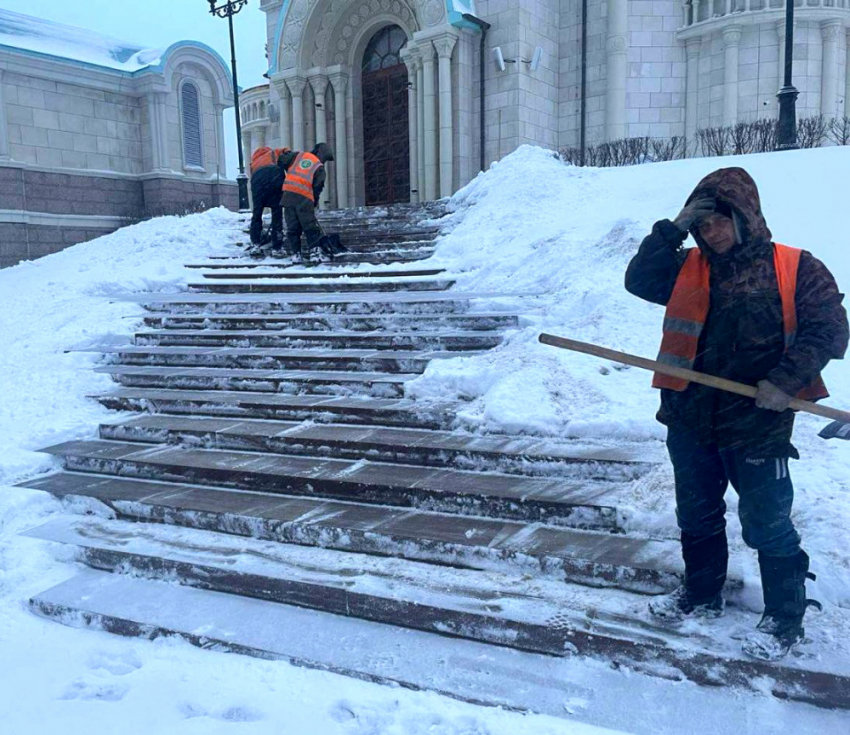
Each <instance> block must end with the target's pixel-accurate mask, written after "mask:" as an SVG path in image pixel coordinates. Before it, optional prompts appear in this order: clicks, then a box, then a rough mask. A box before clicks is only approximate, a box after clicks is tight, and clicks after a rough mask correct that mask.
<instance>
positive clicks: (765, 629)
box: [743, 550, 822, 661]
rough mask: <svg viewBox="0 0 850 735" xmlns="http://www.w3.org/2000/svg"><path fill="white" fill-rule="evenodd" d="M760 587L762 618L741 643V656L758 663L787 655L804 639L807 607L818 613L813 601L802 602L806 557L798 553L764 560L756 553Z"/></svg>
mask: <svg viewBox="0 0 850 735" xmlns="http://www.w3.org/2000/svg"><path fill="white" fill-rule="evenodd" d="M759 567H760V569H761V584H762V589H763V591H764V614H763V615H762V618H761V621H759V624H758V625H757V626H756V630H755V631H754V632H753V633H751V634H750V635H748V636H747V637H746V639H745V640H744V643H743V649H744V653H746V654H747V655H748V656H751V657H753V658H757V659H761V660H762V661H778V660H779V659H781V658H784V657H785V656H787V655H788V653H789V651H791V649H792V648H794V647H795V646H796V645H798V644H800V643H802V641H803V639H804V637H805V630H804V628H803V617H804V616H805V614H806V609H807V608H808V607H809V606H810V605H811V606H813V607H816V608H818V609H820V608H821V607H822V606H821V604H820V603H819V602H817V601H816V600H809V599H807V598H806V579H807V578H808V579H814V578H815V575H813V574H811V573H810V572H809V555H808V554H807V553H806V552H805V551H802V550H801V551H800V552H799V553H798V554H796V555H795V556H765V555H764V554H762V553H761V552H759Z"/></svg>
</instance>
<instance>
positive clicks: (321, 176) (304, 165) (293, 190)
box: [283, 143, 334, 263]
mask: <svg viewBox="0 0 850 735" xmlns="http://www.w3.org/2000/svg"><path fill="white" fill-rule="evenodd" d="M333 160H334V155H333V151H332V150H331V147H330V146H329V145H328V144H327V143H319V144H317V145H316V147H315V148H313V150H312V151H311V152H310V153H302V152H300V151H290V152H289V153H287V154H286V155H285V156H284V157H283V165H284V168H285V169H286V181H285V182H284V184H283V207H284V216H285V218H286V245H287V248H288V249H289V253H290V255H293V256H295V257H296V258H300V259H301V261H302V262H303V263H311V262H312V258H313V255H314V254H315V255H316V257H318V248H319V241H320V240H321V238H322V228H321V226H320V225H319V221H318V219H316V207H317V206H319V198H320V197H321V195H322V191H323V190H324V188H325V177H326V174H325V164H326V163H327V162H328V161H333ZM302 234H303V235H304V237H305V238H306V240H307V243H306V249H303V250H302V248H301V235H302Z"/></svg>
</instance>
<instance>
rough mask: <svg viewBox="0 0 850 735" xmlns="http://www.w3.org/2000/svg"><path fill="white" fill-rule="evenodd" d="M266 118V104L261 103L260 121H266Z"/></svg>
mask: <svg viewBox="0 0 850 735" xmlns="http://www.w3.org/2000/svg"><path fill="white" fill-rule="evenodd" d="M265 117H266V103H265V102H260V119H261V120H264V119H265Z"/></svg>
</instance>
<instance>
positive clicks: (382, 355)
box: [93, 345, 480, 373]
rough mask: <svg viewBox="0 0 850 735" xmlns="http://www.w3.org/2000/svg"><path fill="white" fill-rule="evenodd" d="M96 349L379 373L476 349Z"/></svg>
mask: <svg viewBox="0 0 850 735" xmlns="http://www.w3.org/2000/svg"><path fill="white" fill-rule="evenodd" d="M93 351H96V352H101V353H104V354H114V355H116V357H117V360H118V364H120V365H125V366H126V365H151V366H166V367H211V368H213V367H214V368H233V369H246V370H253V369H259V370H266V371H268V370H354V371H362V372H379V373H423V372H425V368H427V367H428V364H429V363H430V362H431V361H432V360H444V359H447V358H452V357H457V356H471V355H477V354H480V352H476V351H471V350H468V351H465V352H460V351H457V350H455V351H452V352H443V351H430V352H414V351H412V350H402V351H396V350H373V349H323V348H315V349H310V348H305V349H271V348H264V347H197V346H189V347H186V346H183V347H160V346H139V347H133V346H121V345H118V346H114V347H113V346H107V347H98V348H96V349H95V350H93Z"/></svg>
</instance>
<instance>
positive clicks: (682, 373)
mask: <svg viewBox="0 0 850 735" xmlns="http://www.w3.org/2000/svg"><path fill="white" fill-rule="evenodd" d="M540 341H541V342H542V343H543V344H544V345H551V346H552V347H560V348H561V349H564V350H571V351H573V352H583V353H584V354H586V355H595V356H596V357H604V358H605V359H606V360H614V361H616V362H622V363H624V364H626V365H632V366H633V367H639V368H643V369H644V370H652V371H653V372H658V373H662V374H664V375H669V376H670V377H672V378H681V379H683V380H687V381H690V382H693V383H699V384H700V385H707V386H709V387H710V388H718V389H719V390H725V391H727V392H728V393H737V394H738V395H741V396H747V397H748V398H755V397H756V394H757V393H758V388H756V387H755V386H752V385H745V384H744V383H737V382H735V381H734V380H727V379H726V378H718V377H717V376H715V375H706V374H705V373H698V372H697V371H696V370H688V369H687V368H680V367H675V366H674V365H667V364H665V363H663V362H658V361H657V360H649V359H647V358H645V357H638V356H637V355H629V354H628V353H626V352H617V350H609V349H608V348H607V347H599V346H598V345H592V344H589V343H587V342H577V341H576V340H574V339H567V338H566V337H556V336H555V335H554V334H545V333H544V334H541V335H540ZM789 408H793V409H794V410H795V411H804V412H805V413H811V414H814V415H815V416H822V417H823V418H826V419H833V420H835V421H843V422H846V423H850V413H848V412H847V411H840V410H838V409H837V408H830V407H829V406H821V405H818V404H817V403H811V402H810V401H802V400H800V399H799V398H792V399H791V403H790V404H789Z"/></svg>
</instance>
